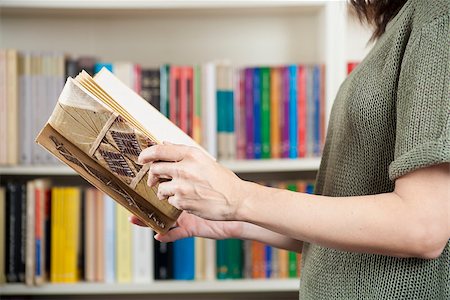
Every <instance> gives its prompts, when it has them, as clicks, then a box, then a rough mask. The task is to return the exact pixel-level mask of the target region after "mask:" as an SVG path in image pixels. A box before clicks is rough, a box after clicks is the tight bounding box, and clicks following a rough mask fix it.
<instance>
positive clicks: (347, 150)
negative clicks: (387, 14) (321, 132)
mask: <svg viewBox="0 0 450 300" xmlns="http://www.w3.org/2000/svg"><path fill="white" fill-rule="evenodd" d="M449 3H450V1H449V0H433V1H428V0H427V1H424V0H410V1H408V2H407V3H406V4H405V5H404V7H403V8H402V9H401V11H400V12H399V13H398V15H397V16H396V17H395V18H394V19H393V20H392V21H391V22H389V24H388V26H387V28H386V32H385V33H384V34H383V35H382V36H381V38H380V39H379V40H378V41H377V43H376V44H375V45H374V47H373V49H372V50H371V52H370V53H369V54H368V55H367V57H366V58H365V59H364V60H363V61H362V62H361V63H360V65H359V66H358V67H357V68H356V69H355V70H353V72H352V73H351V75H349V77H348V78H347V79H346V80H345V82H344V83H343V84H342V86H341V88H340V90H339V92H338V94H337V97H336V100H335V102H334V105H333V108H332V113H331V117H330V122H329V128H328V134H327V139H326V144H325V148H324V153H323V158H322V163H321V166H320V170H319V173H318V178H317V187H316V193H317V194H321V195H326V196H356V195H372V194H380V193H386V192H391V191H393V190H394V184H395V180H396V179H397V178H398V177H400V176H402V175H404V174H406V173H409V172H412V171H414V170H416V169H419V168H423V167H426V166H431V165H436V164H439V163H443V162H450V61H449V56H450V54H449V52H450V25H449V10H450V8H449V6H450V4H449ZM423 201H427V199H423ZM348 226H349V227H350V226H352V224H348ZM449 252H450V243H449V242H448V243H447V245H446V247H445V249H444V251H443V253H442V254H441V255H440V257H438V258H436V259H430V260H425V259H418V258H395V257H389V256H384V255H375V254H365V253H351V252H344V251H338V250H335V249H330V248H326V247H321V246H319V245H315V244H308V243H305V245H304V248H303V260H302V270H301V280H300V299H301V300H307V299H314V300H316V299H407V300H412V299H427V300H429V299H450V255H449Z"/></svg>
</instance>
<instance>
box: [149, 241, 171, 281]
mask: <svg viewBox="0 0 450 300" xmlns="http://www.w3.org/2000/svg"><path fill="white" fill-rule="evenodd" d="M153 245H154V276H155V279H157V280H167V279H173V264H172V261H173V243H161V242H159V241H154V244H153Z"/></svg>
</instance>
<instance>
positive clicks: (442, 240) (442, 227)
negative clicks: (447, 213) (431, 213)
mask: <svg viewBox="0 0 450 300" xmlns="http://www.w3.org/2000/svg"><path fill="white" fill-rule="evenodd" d="M410 233H411V240H410V242H409V243H407V244H409V245H410V246H411V247H410V249H409V250H410V252H412V253H411V256H413V257H417V258H422V259H435V258H438V257H439V256H440V255H441V254H442V252H443V251H444V249H445V247H446V246H447V244H448V240H449V231H448V222H439V221H437V220H434V221H431V222H427V224H421V225H418V224H416V226H413V227H412V228H411V232H410ZM411 250H412V251H411Z"/></svg>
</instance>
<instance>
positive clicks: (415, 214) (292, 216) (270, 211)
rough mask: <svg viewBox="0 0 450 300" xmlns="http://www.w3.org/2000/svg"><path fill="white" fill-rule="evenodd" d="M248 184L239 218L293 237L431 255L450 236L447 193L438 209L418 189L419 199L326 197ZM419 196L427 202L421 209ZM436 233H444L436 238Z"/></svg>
mask: <svg viewBox="0 0 450 300" xmlns="http://www.w3.org/2000/svg"><path fill="white" fill-rule="evenodd" d="M244 189H245V190H246V191H245V192H244V194H245V195H247V196H246V199H244V200H243V201H241V206H240V207H239V209H238V211H237V219H238V220H243V221H247V222H250V223H253V224H257V225H259V226H262V227H264V228H267V229H268V230H272V231H275V232H278V233H280V234H281V235H286V236H288V237H291V238H293V239H295V240H303V241H307V242H312V243H316V244H320V245H322V246H326V247H330V248H336V249H340V250H344V251H352V252H367V253H377V254H384V255H391V256H398V257H411V256H415V257H423V258H433V257H435V256H436V255H439V254H440V251H442V246H443V245H445V243H446V239H445V234H446V233H447V239H448V229H447V228H448V224H447V228H445V227H446V226H445V220H446V219H447V220H448V203H447V205H445V199H444V201H442V200H440V201H441V202H443V203H444V204H443V205H441V207H440V209H439V206H438V205H436V206H437V207H435V208H434V209H433V210H428V211H427V207H429V204H430V203H426V202H425V201H429V202H430V201H438V200H436V199H421V196H420V195H417V197H416V198H417V199H408V200H407V201H406V200H405V199H404V198H402V197H401V196H399V195H398V194H397V193H385V194H378V195H370V196H355V197H324V196H317V195H308V194H303V193H295V192H290V191H286V190H279V189H274V188H268V187H264V186H260V185H256V184H253V183H246V184H245V187H244ZM419 189H420V187H419ZM417 193H418V194H420V191H419V192H417ZM440 197H441V199H442V197H445V195H440ZM412 198H414V197H412ZM437 198H439V197H437ZM273 199H277V201H273ZM447 199H448V198H447ZM420 201H422V202H421V203H422V204H423V206H422V207H420V206H419V209H418V208H417V206H418V205H420ZM425 204H426V205H425ZM436 208H437V209H436ZM427 223H428V224H427ZM443 230H444V231H443ZM436 234H440V236H441V238H440V239H436V238H435V237H436ZM436 240H439V243H436V242H435V241H436ZM442 241H443V243H442Z"/></svg>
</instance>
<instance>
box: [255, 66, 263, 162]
mask: <svg viewBox="0 0 450 300" xmlns="http://www.w3.org/2000/svg"><path fill="white" fill-rule="evenodd" d="M253 128H254V136H253V143H254V145H253V151H254V158H256V159H258V158H261V157H262V147H261V146H262V145H261V142H262V137H261V68H254V69H253Z"/></svg>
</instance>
